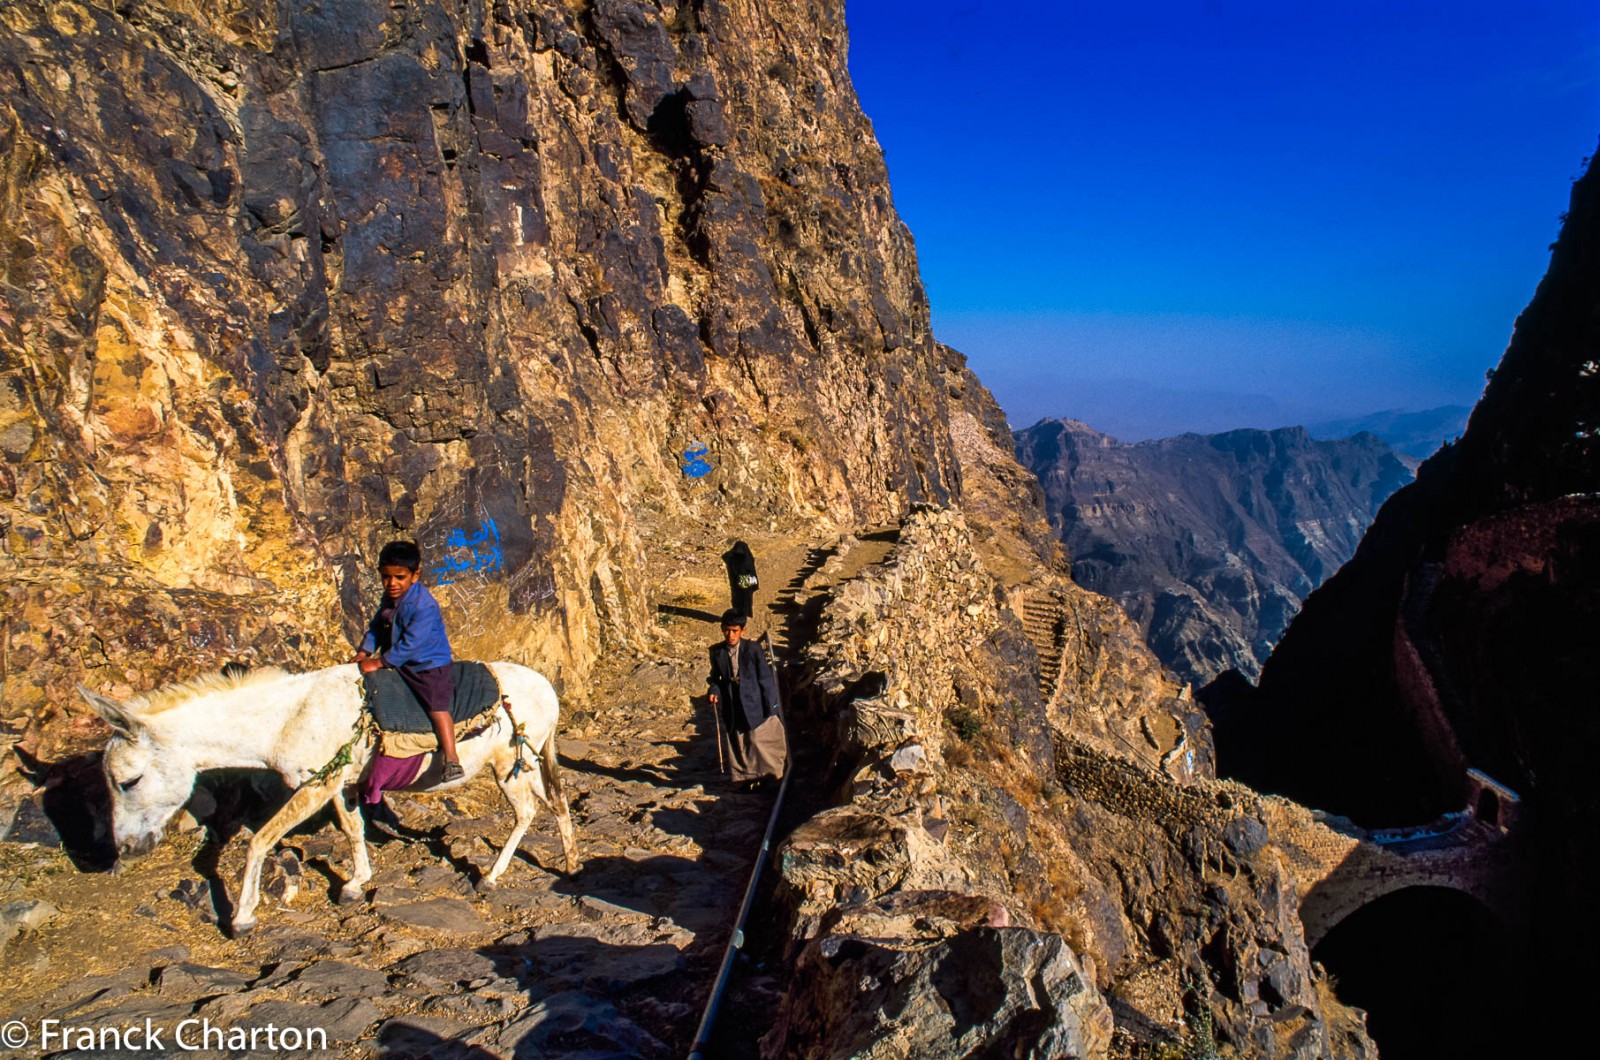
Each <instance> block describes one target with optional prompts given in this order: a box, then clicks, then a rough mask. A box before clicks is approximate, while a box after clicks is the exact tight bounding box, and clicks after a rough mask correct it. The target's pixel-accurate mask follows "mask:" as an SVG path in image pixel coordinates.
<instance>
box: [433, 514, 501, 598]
mask: <svg viewBox="0 0 1600 1060" xmlns="http://www.w3.org/2000/svg"><path fill="white" fill-rule="evenodd" d="M505 569H506V558H505V554H504V553H502V552H501V551H500V528H499V527H497V526H495V525H494V520H493V519H485V520H484V521H483V525H481V526H479V527H478V532H477V533H475V534H473V535H471V536H470V537H469V536H468V535H467V532H466V531H465V530H463V529H461V528H460V527H457V528H456V529H454V530H452V531H450V533H449V535H448V536H446V537H445V539H444V555H443V556H442V557H441V558H440V560H439V565H438V566H437V567H435V568H434V573H435V574H436V575H437V576H438V584H440V585H449V584H451V583H452V582H454V581H455V580H456V579H457V578H459V577H460V576H461V575H463V574H477V575H481V576H484V577H487V576H488V575H490V574H496V573H499V574H503V573H505Z"/></svg>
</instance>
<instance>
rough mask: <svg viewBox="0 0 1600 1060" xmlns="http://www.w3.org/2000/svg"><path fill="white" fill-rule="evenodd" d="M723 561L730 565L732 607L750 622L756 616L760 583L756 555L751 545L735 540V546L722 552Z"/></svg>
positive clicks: (729, 579)
mask: <svg viewBox="0 0 1600 1060" xmlns="http://www.w3.org/2000/svg"><path fill="white" fill-rule="evenodd" d="M722 562H723V563H725V564H727V567H728V593H729V595H730V596H731V597H732V598H733V604H732V607H733V609H734V610H735V611H737V612H739V613H740V614H741V615H743V616H744V617H745V621H746V622H748V621H749V620H750V619H752V618H754V617H755V597H756V589H757V587H758V585H759V582H758V580H757V578H756V557H755V555H754V554H753V553H752V552H751V551H750V546H749V545H747V544H745V543H744V542H743V541H735V542H734V543H733V547H732V548H730V549H728V551H726V552H724V553H723V554H722ZM742 624H743V623H741V625H742Z"/></svg>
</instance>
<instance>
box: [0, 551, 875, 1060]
mask: <svg viewBox="0 0 1600 1060" xmlns="http://www.w3.org/2000/svg"><path fill="white" fill-rule="evenodd" d="M750 540H751V544H752V546H753V547H755V549H756V551H757V555H758V556H759V557H760V558H761V562H762V577H763V579H764V583H765V584H764V586H763V591H761V592H760V593H758V595H757V599H756V612H757V614H756V615H755V616H754V620H753V621H752V623H751V632H752V633H753V634H756V635H759V634H761V633H763V632H767V633H770V634H771V639H772V644H773V649H774V654H775V655H776V656H778V657H779V658H780V659H793V658H794V656H795V654H796V653H797V652H798V650H799V649H800V648H801V647H802V646H803V643H804V639H805V637H806V636H807V635H808V629H809V625H808V624H809V622H810V621H812V620H814V617H815V613H816V610H817V605H818V604H819V603H820V600H821V599H822V598H823V597H824V596H825V594H826V592H827V588H828V587H829V586H830V585H835V584H837V583H838V582H841V581H843V580H845V579H847V578H848V577H850V576H852V575H853V573H854V572H855V571H857V570H859V569H860V568H861V567H862V566H865V565H866V564H868V563H871V562H876V561H877V560H879V559H882V558H883V556H884V555H886V554H887V553H888V551H889V550H890V549H891V548H892V547H893V535H892V533H879V534H876V535H867V537H866V539H865V540H863V541H861V542H859V543H857V542H855V541H854V540H853V539H847V542H848V545H853V546H855V547H853V548H851V547H848V546H847V548H846V549H845V550H844V551H845V554H844V555H837V553H838V552H839V551H840V550H839V549H838V547H837V544H835V545H834V546H832V547H824V546H819V545H816V544H815V543H813V542H806V541H801V540H796V539H793V538H783V537H780V536H778V535H772V536H771V537H770V538H768V539H764V540H758V539H756V538H754V537H752V538H750ZM722 547H725V546H724V545H722V544H720V543H717V542H710V541H706V542H702V543H700V544H697V545H696V544H684V545H681V546H680V547H678V548H675V549H668V550H666V551H663V552H661V553H659V554H658V555H657V556H656V557H655V558H654V559H653V560H652V564H653V566H654V567H655V568H657V569H655V570H653V571H652V575H653V583H654V584H656V585H658V586H660V587H661V598H660V600H659V601H657V602H655V603H656V606H655V614H656V616H657V624H656V627H655V628H654V629H653V630H650V631H648V634H647V636H646V637H645V638H643V639H644V640H645V641H646V642H647V647H646V648H645V649H644V650H643V651H623V650H616V651H611V652H607V653H605V654H603V656H602V661H601V663H600V665H599V666H598V667H597V670H596V672H595V674H594V675H593V678H592V680H591V682H590V685H589V689H588V691H589V694H588V696H587V697H585V698H584V700H583V701H582V702H578V701H577V699H576V697H570V696H569V697H568V698H567V700H566V701H565V702H564V705H563V723H562V727H561V741H560V750H561V758H562V764H563V766H564V768H565V770H566V778H567V783H568V793H569V797H570V799H571V805H572V810H573V816H574V823H575V824H576V826H577V830H578V843H579V851H580V855H581V857H582V862H583V867H582V870H581V871H580V872H579V873H578V874H577V875H576V876H575V877H568V876H567V875H566V874H564V873H563V872H562V871H560V868H559V866H560V848H559V842H558V840H557V837H556V834H555V829H554V824H553V821H552V819H551V818H550V816H549V815H548V814H541V815H540V817H539V818H538V819H537V820H536V822H535V824H534V827H533V828H532V829H531V831H530V833H529V835H528V837H527V838H526V839H524V841H523V843H522V856H521V857H520V858H519V859H518V860H517V861H514V862H513V864H512V867H511V868H510V869H509V870H508V871H507V873H506V875H505V876H504V877H503V879H502V881H501V885H500V887H499V889H497V890H495V891H493V892H491V893H489V894H487V895H482V896H480V895H478V894H476V893H475V892H474V890H473V886H472V885H473V882H474V881H475V880H476V879H477V877H478V875H479V874H480V873H481V872H482V871H483V870H484V869H485V868H487V866H488V865H489V864H490V863H491V862H492V859H493V855H494V849H495V848H494V846H493V844H494V843H497V842H499V841H500V839H501V837H503V835H504V834H505V833H506V831H508V830H509V828H510V814H509V811H508V810H507V809H506V807H505V806H504V804H503V801H502V800H501V798H500V795H499V793H498V792H497V791H496V790H495V788H494V786H493V784H492V782H491V781H490V780H489V779H488V778H487V777H481V778H479V779H478V780H477V781H475V782H474V783H472V784H471V785H470V786H469V787H467V788H466V789H464V790H462V791H460V792H457V793H455V794H454V795H451V796H440V797H437V798H434V797H429V796H406V795H400V796H391V802H392V805H394V807H395V809H396V810H397V812H398V814H399V816H400V818H401V820H402V822H403V823H404V825H405V829H406V833H407V835H406V837H405V838H403V839H402V838H392V837H387V836H384V835H381V834H370V832H371V831H372V830H369V842H370V844H371V851H372V856H373V862H374V866H373V867H374V878H373V881H372V886H371V888H370V889H369V891H368V893H367V897H366V899H365V900H364V901H360V902H356V903H352V904H350V905H347V906H339V905H336V904H335V902H334V900H333V899H334V897H335V895H336V894H337V891H338V887H339V884H340V882H341V879H342V877H341V874H342V873H344V872H346V871H348V849H347V844H346V843H345V842H344V840H343V838H342V836H340V835H339V833H338V831H337V828H336V826H335V824H334V822H333V820H332V817H331V814H329V815H327V816H326V817H323V818H315V819H313V820H312V821H311V822H308V824H307V825H305V826H302V828H301V829H299V830H297V831H296V832H295V833H293V834H291V836H290V837H289V838H288V839H287V840H286V841H285V842H284V844H282V845H281V846H280V848H279V849H280V853H279V854H278V855H277V859H276V863H275V865H270V864H269V872H268V878H267V892H268V893H269V894H271V895H272V896H273V897H269V898H268V899H267V900H266V902H265V903H264V905H263V910H262V916H261V927H260V928H258V929H257V930H256V931H255V932H254V933H253V934H251V935H249V936H246V937H245V938H242V939H238V940H234V939H231V938H229V937H228V936H227V934H226V933H225V931H224V930H223V928H222V927H221V926H219V923H218V922H219V918H220V920H221V922H222V924H226V916H227V912H228V899H227V894H228V893H231V891H232V890H233V889H234V888H235V887H236V883H237V878H238V871H239V866H240V864H241V862H242V856H243V847H244V843H245V840H246V838H247V836H248V833H247V832H245V831H244V830H242V829H237V830H235V831H234V833H233V834H232V835H231V836H229V837H228V838H227V840H226V842H224V843H221V844H220V845H219V844H218V843H217V842H216V841H215V839H214V838H212V836H211V834H210V833H208V832H207V831H206V830H204V829H202V828H198V827H195V828H192V830H190V831H187V832H181V831H178V832H174V833H173V834H172V835H170V836H169V838H168V840H167V841H166V842H165V843H163V844H162V845H161V846H160V847H159V848H158V849H157V850H156V852H154V853H153V854H151V855H150V856H148V857H146V858H145V859H143V860H139V861H135V862H132V863H131V864H129V865H128V866H127V867H126V868H125V871H122V872H120V873H118V874H115V875H113V874H111V873H109V872H105V871H81V870H80V869H79V868H78V867H75V865H74V862H73V859H72V857H71V856H69V854H68V853H66V852H64V851H63V850H62V849H60V848H59V847H54V846H52V845H50V844H49V843H48V842H25V841H24V842H17V841H7V842H3V843H0V859H3V864H0V870H3V871H0V880H3V883H0V887H3V888H4V891H5V893H4V895H3V896H0V900H3V901H4V902H5V903H7V905H6V906H5V908H6V909H7V910H9V911H10V912H9V914H8V917H9V919H11V920H18V921H23V922H24V923H23V926H22V928H21V929H19V932H18V933H17V934H16V937H14V938H13V939H11V941H10V942H9V944H8V945H7V946H6V948H5V949H4V951H3V954H0V971H3V973H4V974H5V976H6V981H7V984H8V986H7V990H6V1004H5V1006H4V1012H3V1013H0V1015H3V1016H4V1018H5V1019H8V1020H21V1021H23V1023H24V1025H26V1026H27V1027H28V1028H29V1029H30V1031H31V1032H32V1033H33V1035H34V1040H33V1041H32V1042H30V1043H29V1046H28V1048H26V1049H25V1050H23V1055H50V1054H51V1053H52V1052H54V1051H60V1050H61V1049H62V1048H63V1047H66V1046H75V1045H77V1044H80V1043H79V1042H77V1041H66V1040H63V1039H61V1038H60V1037H59V1032H60V1028H61V1027H64V1026H70V1027H85V1028H93V1029H95V1030H96V1031H97V1032H98V1031H99V1030H100V1029H101V1028H110V1027H117V1028H121V1027H138V1028H143V1027H144V1026H145V1025H146V1021H149V1023H150V1025H151V1026H153V1027H155V1028H157V1030H158V1033H160V1031H161V1029H163V1028H164V1029H165V1031H166V1033H165V1034H164V1035H163V1036H162V1039H161V1041H162V1044H163V1045H164V1046H165V1047H166V1048H169V1049H175V1050H183V1055H194V1056H208V1055H216V1056H221V1055H232V1056H237V1055H240V1051H239V1050H238V1049H230V1048H227V1047H229V1046H232V1045H234V1044H237V1039H228V1038H226V1037H225V1036H226V1035H228V1034H233V1033H235V1032H237V1031H239V1030H243V1031H245V1032H246V1033H248V1032H249V1031H250V1030H252V1029H254V1030H255V1031H257V1032H258V1038H257V1040H256V1041H255V1042H254V1047H255V1051H256V1052H257V1053H259V1055H269V1054H271V1055H284V1054H285V1050H284V1046H285V1045H286V1044H292V1042H293V1040H294V1039H293V1038H292V1036H291V1037H283V1038H281V1040H277V1041H275V1042H274V1043H273V1044H272V1045H271V1046H269V1045H268V1043H267V1040H266V1037H265V1030H264V1028H266V1027H267V1026H268V1025H269V1024H270V1025H271V1026H273V1027H275V1028H277V1029H278V1031H279V1032H282V1033H283V1034H285V1035H287V1034H289V1032H288V1030H287V1029H288V1028H293V1029H296V1030H297V1031H299V1032H300V1034H301V1035H302V1036H305V1035H308V1034H309V1032H310V1031H311V1030H313V1029H321V1030H322V1031H325V1033H326V1036H327V1041H328V1045H329V1050H328V1051H327V1052H326V1053H318V1054H316V1055H340V1056H352V1057H354V1056H389V1057H408V1056H430V1057H438V1056H471V1057H533V1056H537V1057H542V1058H555V1057H567V1056H572V1057H578V1056H582V1057H586V1058H590V1057H602V1056H616V1057H622V1056H628V1057H667V1056H677V1055H682V1054H683V1053H684V1052H686V1051H687V1049H688V1046H689V1044H690V1042H691V1039H692V1037H693V1034H694V1030H695V1026H696V1024H697V1022H698V1020H699V1017H700V1013H701V1009H702V1008H703V1006H704V1004H705V1000H706V996H707V992H708V990H709V988H710V983H711V979H712V977H713V975H714V973H715V970H716V967H717V963H718V961H719V960H720V959H721V955H722V951H723V948H724V946H725V945H726V943H727V940H728V934H729V931H730V929H731V926H732V923H731V922H732V920H733V918H734V915H735V913H736V911H737V908H738V904H739V901H740V898H741V895H742V892H743V889H744V886H745V884H746V881H747V880H748V877H749V873H750V870H751V868H752V861H753V856H754V854H755V852H756V850H757V848H758V846H759V843H760V839H761V836H762V832H763V830H764V828H765V826H766V822H767V818H768V816H769V813H770V810H771V807H772V800H773V795H772V793H771V792H770V791H768V792H757V793H746V792H740V791H736V790H734V789H733V788H732V787H731V785H729V784H727V783H726V782H725V781H723V780H722V778H721V776H720V775H719V773H718V769H717V753H716V741H715V731H714V728H713V725H714V722H713V719H712V716H711V714H710V713H709V710H708V708H707V707H706V705H705V703H704V700H703V699H702V698H701V693H702V691H703V683H704V676H703V675H704V666H705V664H704V662H703V660H704V657H705V649H706V646H707V645H708V644H709V643H711V642H712V641H713V640H714V639H715V637H716V634H717V630H716V618H717V616H718V614H720V611H721V609H722V607H723V606H724V605H723V603H722V601H723V600H725V598H726V595H725V594H726V580H725V577H724V575H723V572H722V568H721V563H720V559H719V555H720V550H721V548H722ZM234 785H235V788H243V789H244V790H245V791H246V792H247V793H248V792H249V791H251V790H252V789H251V785H250V783H249V782H248V781H246V780H236V781H235V782H234ZM258 786H259V785H258ZM223 790H224V791H228V790H230V789H228V788H227V787H226V785H224V787H223ZM246 801H248V800H246ZM239 812H240V816H247V815H248V808H246V809H242V810H240V811H239ZM260 812H262V811H261V810H259V809H258V810H257V815H258V817H257V819H258V820H259V814H260ZM223 816H225V815H223ZM217 819H218V820H220V819H222V818H221V817H219V818H217ZM48 831H49V830H48V829H40V828H37V827H35V828H33V829H32V830H31V831H26V830H25V831H22V832H19V830H17V829H15V828H14V829H13V830H12V835H11V839H12V840H16V839H18V838H23V839H26V838H29V837H30V836H31V837H32V838H36V839H37V838H48V836H45V835H44V834H43V833H46V832H48ZM79 860H82V858H81V857H80V859H79ZM219 883H220V884H221V886H218V884H219ZM765 983H766V985H765V987H763V986H762V985H761V984H760V983H758V984H756V986H755V987H753V989H755V990H757V991H758V992H759V990H761V989H768V990H770V989H773V981H772V980H770V979H768V980H766V981H765ZM46 1019H54V1020H58V1021H60V1023H59V1024H56V1025H54V1027H55V1029H56V1031H57V1033H58V1037H56V1038H55V1039H54V1040H53V1041H52V1042H48V1043H46V1042H41V1041H39V1040H38V1034H39V1033H40V1030H41V1028H42V1026H43V1024H42V1022H41V1021H43V1020H46ZM185 1021H188V1022H187V1023H186V1022H185ZM180 1024H182V1025H183V1026H184V1029H185V1030H184V1033H185V1041H184V1042H183V1043H178V1042H176V1041H174V1040H173V1035H174V1033H176V1030H177V1028H178V1027H179V1025H180ZM208 1028H210V1029H214V1032H215V1037H212V1038H209V1039H208V1038H206V1037H205V1034H206V1032H207V1029H208ZM141 1033H142V1031H141ZM306 1040H308V1041H310V1040H311V1039H309V1038H307V1039H306ZM194 1043H199V1044H201V1045H209V1044H215V1045H218V1046H223V1048H213V1049H210V1050H207V1049H204V1048H202V1049H198V1050H194V1051H192V1052H191V1051H189V1049H188V1048H187V1046H189V1045H192V1044H194ZM97 1044H98V1043H97ZM106 1044H107V1045H108V1046H111V1047H109V1048H103V1049H102V1048H96V1049H91V1050H84V1049H81V1048H73V1049H72V1052H73V1055H100V1056H118V1055H129V1056H132V1055H136V1053H137V1054H138V1055H146V1056H148V1055H150V1053H149V1052H138V1048H137V1047H140V1046H142V1045H144V1044H145V1043H144V1042H143V1041H142V1040H137V1041H136V1040H133V1039H127V1040H124V1041H123V1042H122V1045H123V1046H124V1047H126V1046H129V1045H130V1044H131V1045H133V1046H135V1048H124V1049H122V1050H119V1049H118V1048H116V1047H115V1045H116V1043H115V1042H112V1041H109V1040H108V1041H107V1043H106ZM41 1045H43V1046H45V1047H44V1048H40V1046H41ZM246 1052H247V1053H248V1052H249V1049H248V1048H247V1049H246ZM289 1052H290V1053H292V1052H293V1050H292V1048H291V1049H290V1050H289ZM306 1055H311V1054H309V1053H308V1054H306Z"/></svg>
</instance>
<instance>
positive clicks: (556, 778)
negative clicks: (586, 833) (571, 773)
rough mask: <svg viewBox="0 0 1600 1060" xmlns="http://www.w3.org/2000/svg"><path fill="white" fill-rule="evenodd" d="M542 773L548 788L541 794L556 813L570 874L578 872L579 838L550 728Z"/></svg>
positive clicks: (542, 762) (557, 826) (553, 732)
mask: <svg viewBox="0 0 1600 1060" xmlns="http://www.w3.org/2000/svg"><path fill="white" fill-rule="evenodd" d="M539 758H540V763H539V764H540V766H541V767H542V768H541V769H540V770H539V773H540V775H541V776H542V777H543V778H544V786H545V787H546V788H547V789H548V790H546V791H541V792H540V795H541V796H542V797H543V798H544V801H545V802H546V803H548V804H549V806H550V809H551V811H552V812H553V813H555V815H556V830H557V831H559V832H560V833H561V850H562V852H563V853H564V854H566V857H567V873H568V875H576V874H577V872H578V839H577V837H576V836H574V835H573V834H572V811H571V810H570V809H569V808H568V807H567V789H566V785H565V784H563V783H562V781H561V763H560V762H559V761H557V759H556V733H555V730H554V729H551V730H550V735H549V736H548V737H547V738H546V739H545V741H544V747H543V748H542V749H541V750H540V751H539Z"/></svg>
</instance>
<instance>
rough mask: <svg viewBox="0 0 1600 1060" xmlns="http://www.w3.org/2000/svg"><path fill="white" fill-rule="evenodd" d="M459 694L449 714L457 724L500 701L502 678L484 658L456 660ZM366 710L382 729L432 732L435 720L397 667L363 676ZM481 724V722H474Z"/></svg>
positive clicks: (451, 704) (456, 679)
mask: <svg viewBox="0 0 1600 1060" xmlns="http://www.w3.org/2000/svg"><path fill="white" fill-rule="evenodd" d="M450 665H451V666H452V667H454V676H455V682H456V694H455V696H454V698H452V699H451V701H450V718H451V720H452V721H454V722H455V723H456V726H457V727H458V728H460V727H462V726H464V725H465V723H466V722H468V721H470V720H472V719H475V718H477V717H478V715H480V714H483V713H485V712H487V711H491V710H493V709H494V708H495V707H497V706H499V705H500V682H498V681H496V680H495V679H494V674H493V673H492V672H490V670H489V668H488V667H487V666H485V665H483V663H481V662H455V663H451V664H450ZM362 680H363V691H364V692H365V694H366V706H367V711H368V713H370V714H371V715H372V720H373V721H374V722H376V723H377V725H378V728H379V729H380V730H381V731H383V732H413V733H427V734H430V735H431V734H432V732H433V724H432V723H431V722H430V721H428V714H427V712H426V711H424V710H423V709H422V704H421V703H420V702H418V700H417V695H416V693H415V692H413V691H411V686H410V685H408V684H406V683H405V680H404V679H403V678H402V677H401V676H400V675H399V674H398V673H397V672H395V671H394V670H391V669H389V668H388V667H385V668H384V669H382V670H374V671H372V672H371V673H370V674H367V675H366V676H365V677H364V678H363V679H362ZM472 728H479V726H472Z"/></svg>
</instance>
